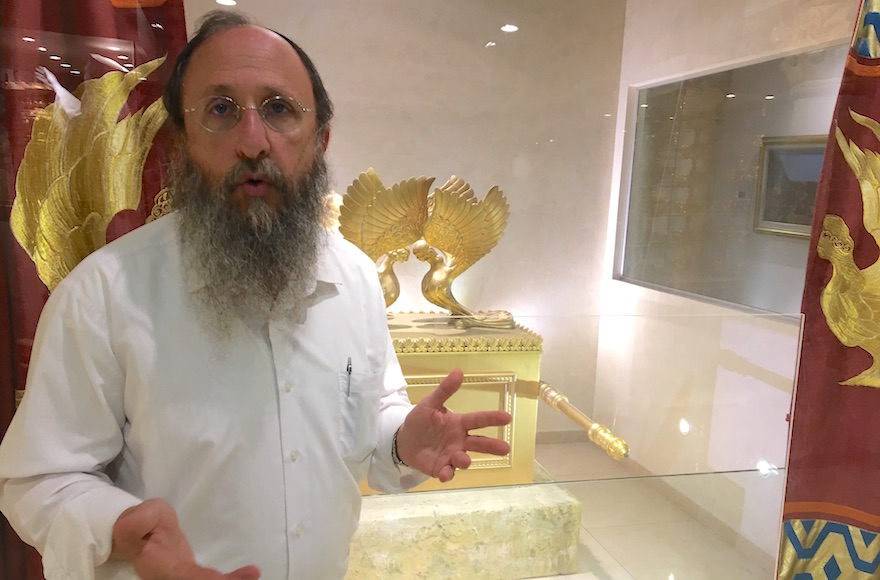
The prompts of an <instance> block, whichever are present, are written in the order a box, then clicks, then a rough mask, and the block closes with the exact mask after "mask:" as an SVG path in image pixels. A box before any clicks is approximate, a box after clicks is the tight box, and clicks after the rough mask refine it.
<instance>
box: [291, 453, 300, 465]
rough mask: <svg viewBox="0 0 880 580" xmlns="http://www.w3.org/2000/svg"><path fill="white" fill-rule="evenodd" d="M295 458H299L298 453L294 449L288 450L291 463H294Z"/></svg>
mask: <svg viewBox="0 0 880 580" xmlns="http://www.w3.org/2000/svg"><path fill="white" fill-rule="evenodd" d="M297 459H299V453H297V452H296V451H291V452H290V461H292V462H293V463H296V460H297Z"/></svg>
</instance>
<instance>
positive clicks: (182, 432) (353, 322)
mask: <svg viewBox="0 0 880 580" xmlns="http://www.w3.org/2000/svg"><path fill="white" fill-rule="evenodd" d="M199 290H200V282H199V279H198V277H197V276H194V275H193V274H192V273H191V272H187V271H184V269H183V266H182V264H181V251H180V241H179V236H178V230H177V217H176V216H175V215H172V216H169V217H166V218H162V219H160V220H158V221H156V222H154V223H152V224H149V225H147V226H144V227H142V228H139V229H138V230H136V231H134V232H132V233H131V234H128V235H126V236H123V237H122V238H120V239H119V240H117V241H116V242H114V243H112V244H109V245H108V246H107V247H105V248H103V249H102V250H99V251H97V252H95V253H94V254H92V255H91V256H89V257H88V258H86V259H85V260H84V261H83V262H82V263H81V264H80V265H79V266H78V267H77V268H75V269H74V271H73V272H71V273H70V275H69V276H68V277H67V278H66V279H65V280H64V281H63V282H62V283H61V284H60V285H59V286H58V288H57V289H56V290H55V292H53V293H52V295H51V297H50V299H49V301H48V302H47V304H46V306H45V309H44V311H43V315H42V317H41V320H40V324H39V327H38V329H37V334H36V339H35V343H34V351H33V356H32V359H31V364H30V373H29V376H28V382H27V388H26V394H25V397H24V400H23V402H22V406H21V408H20V409H19V410H18V412H17V413H16V416H15V418H14V420H13V422H12V425H11V426H10V428H9V431H8V432H7V434H6V436H5V438H4V440H3V443H2V445H0V508H2V511H3V513H4V514H5V515H6V516H7V518H8V519H9V521H10V522H11V523H12V525H13V527H14V528H15V530H16V531H17V532H18V533H19V534H20V535H21V536H22V538H23V539H25V541H27V542H28V543H31V544H33V545H34V546H36V547H37V548H38V549H39V550H40V552H41V553H42V554H43V564H44V569H45V571H46V574H47V577H48V578H50V579H54V578H63V579H68V578H70V579H75V580H86V579H89V578H92V577H94V578H98V579H103V578H113V579H128V578H134V577H135V575H134V572H133V570H132V568H131V566H130V565H128V564H124V563H119V562H114V561H109V562H107V557H108V555H109V553H110V549H111V546H112V536H111V532H112V526H113V523H114V522H115V521H116V518H117V517H118V516H119V514H120V513H121V512H122V511H123V510H125V509H126V508H128V507H130V506H133V505H136V504H137V503H139V502H140V501H141V500H143V499H146V498H153V497H158V498H164V499H166V500H168V501H169V502H170V503H171V505H172V506H174V508H175V510H176V511H177V514H178V516H179V518H180V524H181V527H182V528H183V531H184V532H185V534H186V535H187V537H188V538H189V540H190V543H191V544H192V546H193V550H194V551H195V555H196V559H197V561H198V562H199V563H201V564H202V565H206V566H211V567H215V568H218V569H220V570H221V571H223V572H229V571H231V570H233V569H236V568H238V567H240V566H244V565H247V564H256V565H257V566H259V567H260V568H261V570H262V573H263V575H262V577H263V578H267V579H271V580H274V579H281V578H296V579H297V580H305V579H316V580H327V579H332V578H341V577H343V576H344V574H345V569H346V566H347V556H348V549H349V543H350V539H351V536H352V534H353V533H354V530H355V528H356V526H357V520H358V516H359V513H360V505H361V497H360V494H359V492H358V487H357V484H358V482H359V481H360V480H361V479H363V478H364V477H365V476H367V475H368V474H369V479H370V483H371V485H372V486H373V487H375V488H377V489H382V490H388V491H391V490H400V489H403V488H406V487H409V486H411V485H414V484H416V483H418V482H419V481H421V479H422V478H418V477H415V476H414V475H413V474H412V473H408V472H407V473H404V472H402V471H401V470H400V469H398V468H397V467H396V466H395V465H394V464H393V462H392V460H391V451H390V450H391V438H392V436H393V434H394V432H395V431H396V429H397V428H398V427H399V426H400V424H401V423H402V422H403V419H404V417H405V416H406V414H407V413H408V412H409V409H410V408H411V407H410V404H409V401H408V399H407V397H406V391H405V381H404V378H403V375H402V373H401V371H400V366H399V365H398V363H397V359H396V357H395V354H394V350H393V347H392V345H391V340H390V337H389V334H388V330H387V324H386V318H385V309H384V302H383V300H382V293H381V289H380V286H379V283H378V279H377V277H376V272H375V268H374V266H373V264H372V263H371V262H370V260H369V259H368V258H366V257H365V256H364V255H363V254H362V253H361V252H360V251H359V250H357V249H356V248H355V247H354V246H352V245H350V244H348V243H347V242H345V241H344V240H342V239H340V238H339V237H338V236H331V235H330V234H328V244H327V249H326V251H325V252H323V254H322V258H321V260H320V263H319V269H318V281H317V284H316V287H315V290H314V292H313V293H312V294H311V295H310V297H309V299H308V301H307V304H308V306H307V308H306V309H305V311H304V313H303V314H300V315H299V316H300V319H298V320H296V321H293V320H291V316H293V315H292V314H291V313H290V312H288V313H286V314H284V315H280V316H277V317H273V319H271V320H270V321H269V322H268V324H266V323H265V322H264V323H263V324H245V323H238V322H237V323H236V324H238V326H236V327H235V328H234V329H233V335H232V338H231V339H230V340H228V341H227V342H226V343H219V342H217V341H216V340H212V339H209V338H207V334H206V332H205V330H204V327H203V325H201V324H200V323H199V320H198V318H197V315H196V312H195V310H194V309H193V307H192V304H193V302H192V301H193V298H194V293H197V292H198V291H199ZM407 471H408V470H407Z"/></svg>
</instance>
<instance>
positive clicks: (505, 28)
mask: <svg viewBox="0 0 880 580" xmlns="http://www.w3.org/2000/svg"><path fill="white" fill-rule="evenodd" d="M217 2H220V0H217ZM517 30H519V26H517V25H515V24H505V25H504V26H502V27H501V31H502V32H516V31H517Z"/></svg>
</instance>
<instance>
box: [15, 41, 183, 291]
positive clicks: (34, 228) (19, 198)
mask: <svg viewBox="0 0 880 580" xmlns="http://www.w3.org/2000/svg"><path fill="white" fill-rule="evenodd" d="M164 60H165V59H164V58H160V59H156V60H153V61H150V62H148V63H145V64H143V65H141V66H139V67H137V68H135V69H133V70H132V71H130V72H128V73H121V72H116V71H114V72H109V73H107V74H105V75H104V76H102V77H100V78H98V79H92V80H87V81H85V82H83V83H82V84H81V85H80V86H79V88H78V89H77V91H76V93H75V96H76V97H77V98H79V99H80V101H81V108H80V113H79V114H78V115H74V116H73V117H68V116H67V114H66V113H65V112H64V110H63V109H62V108H61V107H60V106H59V104H57V103H53V104H51V105H49V106H48V107H46V108H45V109H44V110H42V111H40V112H39V113H38V115H37V117H36V119H35V121H34V127H33V131H32V136H31V140H30V142H29V143H28V145H27V147H26V148H25V154H24V158H23V160H22V163H21V166H20V167H19V170H18V175H17V178H16V182H15V192H16V197H15V201H14V202H13V205H12V214H11V224H12V231H13V234H14V235H15V238H16V240H18V242H19V243H20V244H21V245H22V247H23V248H24V249H25V251H26V252H27V253H28V255H29V256H30V257H31V259H32V260H33V261H34V263H35V264H36V266H37V273H38V274H39V276H40V279H41V280H42V281H43V282H44V283H45V284H46V286H47V287H48V288H49V290H50V291H51V290H54V288H55V286H57V285H58V283H59V282H60V281H61V280H62V279H63V278H64V276H66V275H67V274H68V273H69V272H70V271H71V270H72V269H73V268H74V267H75V266H76V265H77V264H78V263H79V262H80V261H81V260H82V259H83V258H85V257H86V256H87V255H88V254H90V253H91V252H93V251H94V250H96V249H98V248H99V247H101V246H103V245H104V244H105V243H106V233H107V226H108V225H109V223H110V220H111V219H113V216H115V215H116V214H117V213H119V212H120V211H122V210H125V209H132V210H133V209H137V207H138V205H139V203H140V199H141V175H142V173H143V167H144V163H145V162H146V158H147V154H148V153H149V150H150V148H151V146H152V142H153V138H154V137H155V134H156V132H157V131H158V130H159V128H160V127H161V126H162V124H163V123H164V122H165V118H166V117H167V113H166V112H165V108H164V107H163V106H162V102H161V99H160V100H157V101H156V102H155V103H153V104H152V105H150V106H149V107H147V109H146V110H143V111H137V112H136V113H135V114H133V115H131V116H129V117H126V118H124V119H123V120H122V121H120V122H118V123H117V119H118V118H119V113H120V111H121V110H122V107H123V106H124V105H125V103H126V101H127V99H128V95H129V93H130V92H131V91H132V89H133V88H134V87H135V86H136V85H137V84H138V83H140V82H141V81H143V80H144V79H146V77H147V76H149V75H150V73H152V72H153V71H155V70H156V69H157V68H158V67H159V66H160V65H161V64H162V62H163V61H164Z"/></svg>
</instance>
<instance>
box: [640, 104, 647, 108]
mask: <svg viewBox="0 0 880 580" xmlns="http://www.w3.org/2000/svg"><path fill="white" fill-rule="evenodd" d="M639 106H640V107H641V108H643V109H647V108H648V103H642V104H641V105H639Z"/></svg>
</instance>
